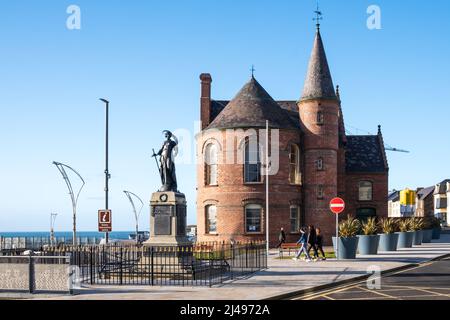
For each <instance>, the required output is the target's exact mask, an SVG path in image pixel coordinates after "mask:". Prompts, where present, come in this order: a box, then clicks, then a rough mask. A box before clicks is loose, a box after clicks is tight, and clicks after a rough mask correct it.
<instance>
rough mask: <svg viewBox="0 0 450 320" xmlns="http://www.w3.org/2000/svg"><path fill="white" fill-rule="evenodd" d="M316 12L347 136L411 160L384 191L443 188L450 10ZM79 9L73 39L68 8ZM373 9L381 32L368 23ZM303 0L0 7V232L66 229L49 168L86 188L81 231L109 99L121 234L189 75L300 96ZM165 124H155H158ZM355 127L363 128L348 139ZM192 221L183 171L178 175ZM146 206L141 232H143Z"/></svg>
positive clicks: (62, 200) (94, 198)
mask: <svg viewBox="0 0 450 320" xmlns="http://www.w3.org/2000/svg"><path fill="white" fill-rule="evenodd" d="M343 3H344V2H342V1H339V2H338V1H331V0H322V1H321V9H322V11H323V12H324V20H323V22H322V36H323V40H324V43H325V48H326V51H327V55H328V59H329V64H330V68H331V72H332V75H333V79H334V82H335V84H339V85H340V86H341V98H342V101H343V110H344V116H345V121H346V124H347V126H348V129H349V130H350V131H351V132H353V133H360V134H362V133H366V132H372V133H375V132H376V130H377V125H378V124H381V125H382V126H383V133H384V137H385V142H386V143H388V144H390V145H392V146H394V147H399V148H403V149H407V150H410V151H411V153H410V154H402V153H388V160H389V164H390V168H391V172H390V188H391V189H392V188H397V189H399V188H403V187H407V186H408V187H411V188H414V187H416V186H429V185H433V184H435V183H436V182H438V181H440V180H442V179H444V178H448V177H450V172H449V171H450V170H449V166H448V160H447V159H449V158H450V147H449V141H450V131H449V130H448V119H449V118H450V108H449V107H450V106H449V101H450V90H449V88H450V78H449V76H448V75H449V74H450V64H449V62H448V57H449V56H450V42H449V41H448V34H449V31H450V20H449V19H448V16H447V15H448V12H450V3H449V2H448V1H445V0H441V1H432V2H431V1H419V0H409V1H406V0H404V1H388V0H372V1H365V0H352V1H345V5H344V4H343ZM71 4H75V5H78V6H79V7H80V8H81V30H68V29H67V28H66V19H67V17H68V14H67V13H66V9H67V7H68V6H69V5H71ZM372 4H376V5H379V6H380V8H381V13H382V16H381V18H382V29H381V30H369V29H368V28H367V27H366V20H367V17H368V15H367V13H366V10H367V7H368V6H369V5H372ZM314 9H315V1H314V0H311V1H309V0H308V1H306V0H303V1H286V0H285V1H268V0H245V1H242V0H240V1H238V0H227V1H225V0H222V1H210V0H188V1H186V0H178V1H175V0H165V1H154V0H151V1H148V0H145V1H144V0H142V1H137V0H135V1H127V2H124V1H118V0H108V1H106V0H95V1H92V0H89V1H87V0H71V1H62V0H59V1H48V0H47V1H34V0H33V1H31V0H28V1H25V0H17V1H8V2H6V1H5V2H2V4H1V11H0V39H1V40H0V41H1V50H0V63H1V68H0V70H1V76H0V110H1V113H0V147H1V157H0V177H1V183H0V231H37V230H43V231H45V230H48V225H49V214H50V212H58V213H59V216H58V219H57V223H56V227H57V229H58V230H70V229H71V205H70V200H69V197H68V195H67V190H66V187H65V185H64V182H63V180H62V179H61V177H60V175H59V172H58V171H57V170H56V168H55V167H54V166H52V164H51V163H52V161H54V160H56V161H61V162H64V163H67V164H69V165H71V166H73V167H74V168H76V169H77V170H78V171H79V172H80V173H81V174H82V175H83V177H84V178H85V180H86V187H85V189H84V190H83V192H82V195H81V197H80V201H79V209H78V228H79V230H95V229H96V219H97V210H98V209H100V208H101V207H103V194H104V192H103V170H104V160H103V157H104V140H103V139H104V132H103V130H104V127H103V126H104V108H103V105H102V104H101V103H100V102H99V101H98V98H100V97H106V98H108V99H110V100H111V118H110V122H111V128H110V130H111V136H110V139H111V146H110V148H111V150H110V157H111V160H110V171H111V174H112V179H111V183H110V184H111V185H110V187H111V195H110V197H111V200H110V203H111V207H112V209H113V215H114V230H116V231H119V230H132V229H133V218H132V213H131V208H130V205H129V203H128V200H127V198H126V197H125V195H124V194H123V193H122V191H123V190H124V189H128V190H130V191H133V192H134V193H137V194H138V195H140V196H141V197H142V198H143V199H144V200H145V201H146V202H148V200H149V197H150V194H151V193H152V192H153V191H155V190H156V189H157V188H158V187H159V180H158V179H159V178H158V175H157V170H156V166H155V163H154V160H153V159H151V158H150V155H151V149H152V148H155V149H156V148H158V147H159V146H160V144H161V141H162V135H161V131H162V130H163V129H179V128H185V129H187V130H190V131H191V132H193V130H194V122H195V121H196V120H197V119H198V118H199V94H200V93H199V90H200V86H199V78H198V76H199V74H200V73H202V72H210V73H211V74H212V77H213V97H214V98H217V99H229V98H231V97H232V96H234V95H235V93H236V92H237V91H238V90H239V89H240V87H241V86H242V85H243V84H244V83H245V82H246V81H247V80H248V79H249V76H250V71H249V69H250V67H251V65H252V64H254V65H255V67H256V73H255V75H256V77H257V79H258V80H259V82H260V83H261V84H262V85H263V86H264V87H265V88H266V90H267V91H268V92H269V93H270V94H271V95H272V96H273V97H274V98H275V99H280V100H282V99H298V98H299V97H300V93H301V89H302V85H303V81H304V77H305V73H306V67H307V63H308V58H309V54H310V51H311V46H312V42H313V37H314V22H313V21H312V17H313V10H314ZM166 117H170V118H171V121H172V123H171V125H170V126H169V127H168V126H167V125H165V124H164V122H163V121H162V120H161V119H162V118H166ZM354 127H356V128H359V129H362V130H363V131H357V130H356V129H354ZM177 172H178V176H179V188H180V189H181V191H183V192H184V193H186V196H187V199H188V203H189V208H188V212H189V213H188V215H189V222H190V223H192V222H195V166H194V165H183V164H180V165H178V167H177ZM148 216H149V212H148V207H144V210H143V212H142V218H141V225H142V226H143V228H144V229H148V220H149V219H148Z"/></svg>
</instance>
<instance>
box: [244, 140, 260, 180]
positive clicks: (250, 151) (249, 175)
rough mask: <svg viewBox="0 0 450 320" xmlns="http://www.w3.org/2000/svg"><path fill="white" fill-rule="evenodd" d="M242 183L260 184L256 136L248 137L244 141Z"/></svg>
mask: <svg viewBox="0 0 450 320" xmlns="http://www.w3.org/2000/svg"><path fill="white" fill-rule="evenodd" d="M244 182H245V183H257V182H261V158H260V155H259V146H258V140H257V138H256V136H252V137H248V138H247V139H246V140H245V152H244Z"/></svg>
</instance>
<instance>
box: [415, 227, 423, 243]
mask: <svg viewBox="0 0 450 320" xmlns="http://www.w3.org/2000/svg"><path fill="white" fill-rule="evenodd" d="M422 239H423V231H422V230H418V231H414V237H413V245H415V246H420V245H421V244H422Z"/></svg>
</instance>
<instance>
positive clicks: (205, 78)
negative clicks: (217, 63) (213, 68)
mask: <svg viewBox="0 0 450 320" xmlns="http://www.w3.org/2000/svg"><path fill="white" fill-rule="evenodd" d="M200 80H201V86H202V88H201V98H200V120H201V122H202V130H204V129H205V128H206V127H208V126H209V124H210V123H211V82H212V78H211V75H210V74H209V73H202V74H201V75H200Z"/></svg>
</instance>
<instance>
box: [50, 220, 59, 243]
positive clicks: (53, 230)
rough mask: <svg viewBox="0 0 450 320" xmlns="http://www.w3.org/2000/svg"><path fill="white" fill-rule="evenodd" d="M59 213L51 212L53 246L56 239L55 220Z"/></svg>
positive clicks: (51, 240)
mask: <svg viewBox="0 0 450 320" xmlns="http://www.w3.org/2000/svg"><path fill="white" fill-rule="evenodd" d="M57 215H58V214H57V213H50V245H51V246H52V245H53V243H54V241H55V221H56V216H57Z"/></svg>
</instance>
